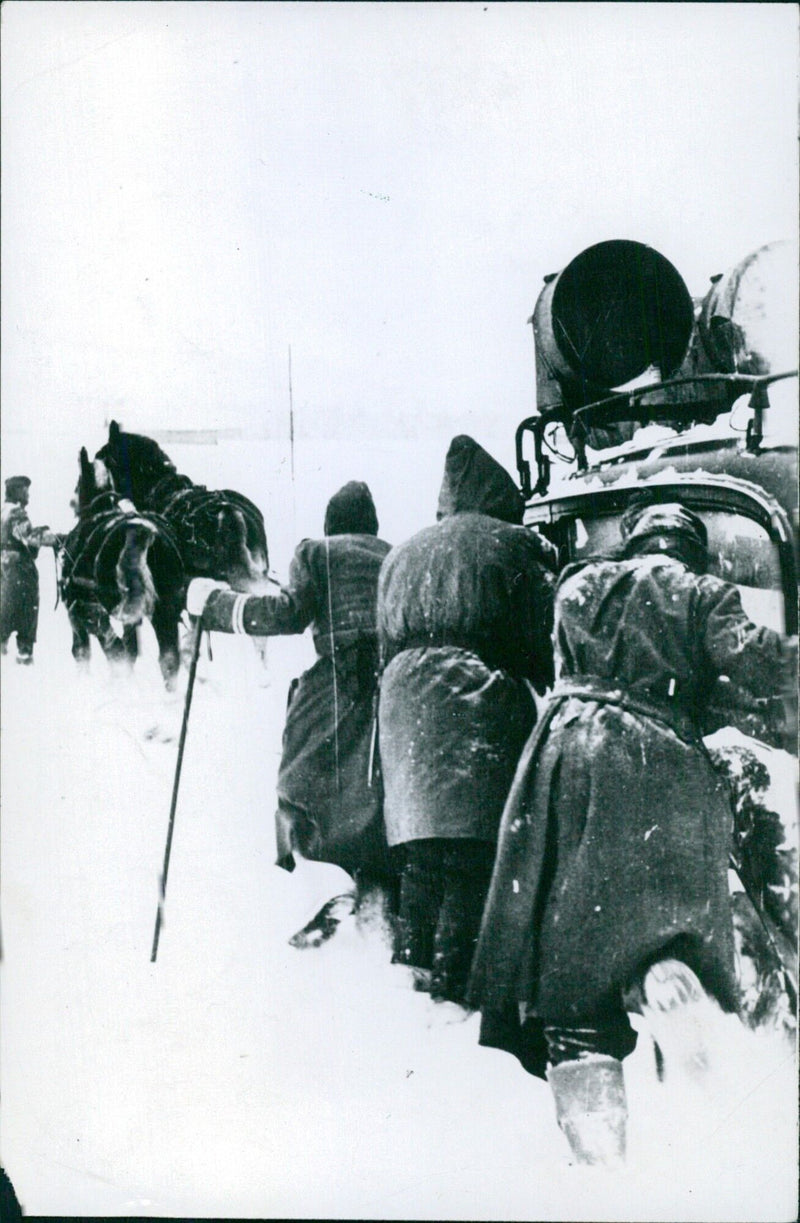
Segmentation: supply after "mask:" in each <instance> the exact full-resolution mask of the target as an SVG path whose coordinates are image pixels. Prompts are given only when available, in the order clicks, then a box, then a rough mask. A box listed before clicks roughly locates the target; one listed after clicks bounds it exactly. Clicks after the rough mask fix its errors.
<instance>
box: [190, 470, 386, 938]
mask: <svg viewBox="0 0 800 1223" xmlns="http://www.w3.org/2000/svg"><path fill="white" fill-rule="evenodd" d="M377 535H378V518H377V515H376V512H375V505H374V502H373V500H372V495H371V493H370V491H369V489H368V487H367V485H366V484H363V483H360V482H358V481H352V482H350V483H349V484H346V485H345V486H344V487H343V488H341V489H340V490H339V491H338V492H337V493H336V494H335V495H334V496H333V497H332V498H331V500H330V502H329V503H328V507H327V510H326V514H325V535H324V538H323V539H304V540H303V541H302V542H301V543H300V544H299V545H298V547H297V549H296V551H295V554H294V557H293V559H292V563H291V567H290V570H289V582H288V584H287V586H286V587H285V588H284V589H282V590H281V591H280V592H279V593H277V594H274V595H272V594H268V595H262V596H256V595H245V594H236V593H234V592H233V591H230V590H228V589H226V588H225V587H224V586H223V585H222V584H221V583H218V582H213V581H211V580H209V579H206V578H197V579H195V580H194V581H193V582H191V583H190V585H189V590H188V593H187V601H186V605H187V609H188V610H189V611H190V612H191V613H192V614H193V615H202V626H203V628H207V629H211V630H212V631H215V632H227V633H230V632H234V633H236V632H238V633H249V634H251V635H253V636H274V635H279V634H289V633H302V632H304V631H305V629H306V628H308V627H309V625H310V626H311V630H312V633H313V638H314V646H315V649H316V652H317V654H318V656H319V657H318V658H317V661H316V662H315V664H314V665H313V666H312V667H311V668H310V669H309V670H308V671H306V672H305V673H304V674H303V675H301V676H300V678H299V679H297V680H295V681H293V684H292V687H291V689H290V695H289V709H288V714H287V718H286V727H285V730H284V734H283V754H282V758H281V764H280V770H279V773H278V810H277V813H276V834H277V846H278V860H277V861H278V865H279V866H282V867H284V868H285V869H286V870H292V869H293V868H294V865H295V863H294V856H293V852H294V851H297V852H299V853H300V854H302V855H303V857H305V858H311V859H314V860H316V861H322V862H332V863H335V864H336V865H338V866H341V867H342V868H343V869H344V870H345V871H347V872H348V873H349V874H351V875H353V876H354V877H355V878H356V881H357V882H358V883H360V884H361V885H362V890H365V889H366V888H367V887H368V886H369V885H372V884H376V883H386V882H389V881H390V879H391V870H390V865H389V858H388V851H387V847H386V841H385V836H384V832H383V823H382V818H381V789H380V778H379V776H378V775H377V772H376V769H375V767H374V766H375V761H374V750H373V749H374V743H373V739H374V714H375V701H376V689H377V672H378V647H377V636H376V628H375V599H376V589H377V584H378V572H379V570H380V567H381V562H382V561H383V558H384V557H385V556H386V554H387V552H388V551H389V544H387V543H385V542H384V541H383V540H381V539H378V538H377ZM298 945H304V944H303V943H302V940H300V942H298Z"/></svg>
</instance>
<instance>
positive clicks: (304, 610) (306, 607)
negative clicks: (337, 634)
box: [202, 544, 316, 637]
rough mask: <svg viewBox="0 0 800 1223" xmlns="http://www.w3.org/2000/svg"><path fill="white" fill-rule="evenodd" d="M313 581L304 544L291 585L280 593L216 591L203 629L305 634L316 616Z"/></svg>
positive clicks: (296, 558)
mask: <svg viewBox="0 0 800 1223" xmlns="http://www.w3.org/2000/svg"><path fill="white" fill-rule="evenodd" d="M315 610H316V608H315V600H314V593H313V583H312V581H311V573H310V569H309V565H308V561H307V556H306V552H305V549H304V547H303V544H301V545H300V546H299V547H298V549H297V551H296V552H295V555H294V557H293V559H292V564H291V567H290V569H289V584H288V586H287V587H285V588H282V589H281V590H280V591H279V592H278V593H277V594H268V595H248V594H240V593H237V592H236V591H232V590H214V591H212V593H211V594H210V595H209V598H208V602H207V603H206V605H205V608H204V609H203V618H202V624H203V628H206V629H210V630H211V631H212V632H218V633H246V634H248V636H251V637H277V636H282V635H287V634H292V633H302V632H304V631H305V629H306V628H308V625H309V624H310V623H311V621H312V620H313V619H314V614H315Z"/></svg>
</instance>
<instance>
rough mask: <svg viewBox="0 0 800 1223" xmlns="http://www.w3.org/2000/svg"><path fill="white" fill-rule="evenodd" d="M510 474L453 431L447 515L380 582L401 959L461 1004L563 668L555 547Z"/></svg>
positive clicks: (393, 559)
mask: <svg viewBox="0 0 800 1223" xmlns="http://www.w3.org/2000/svg"><path fill="white" fill-rule="evenodd" d="M522 511H523V501H522V497H521V496H520V493H519V492H518V490H517V488H516V487H515V485H514V483H513V481H512V480H511V477H510V476H509V475H508V473H507V472H506V471H504V469H503V468H502V467H501V466H500V465H499V464H498V463H496V462H495V460H494V459H493V458H491V457H490V455H488V454H487V453H486V451H485V450H483V449H482V447H480V446H479V445H478V444H477V443H476V442H474V441H473V440H472V438H469V437H464V436H461V437H456V438H455V439H454V440H453V442H452V443H451V445H450V449H449V451H448V454H447V459H446V462H445V472H444V480H443V483H442V488H441V493H440V496H439V508H438V514H437V517H438V520H439V521H438V522H437V524H436V525H435V526H431V527H427V528H425V529H424V530H422V531H420V532H419V533H418V534H417V535H415V536H413V538H412V539H410V540H408V541H407V542H406V543H404V544H401V545H400V546H399V547H396V548H393V549H392V551H391V552H390V553H389V555H388V556H387V558H386V560H385V561H384V564H383V568H382V570H381V575H380V581H379V585H378V634H379V639H380V646H381V657H382V664H383V668H384V669H383V674H382V678H381V695H380V711H379V727H380V750H381V762H382V768H383V777H384V788H385V801H384V818H385V822H386V832H387V837H388V841H389V844H390V846H393V847H395V848H396V852H397V856H398V857H399V858H400V860H401V862H402V866H401V885H400V886H401V890H400V911H399V918H398V923H397V934H396V944H395V955H394V958H395V961H399V962H400V963H404V964H408V965H411V966H412V967H414V968H415V969H416V970H418V971H417V973H416V976H417V981H418V984H419V986H420V987H421V988H425V987H428V988H429V989H430V992H431V994H432V996H433V997H434V998H436V999H446V1000H450V1001H455V1002H461V1001H462V1000H463V994H464V988H465V985H466V980H467V974H468V972H469V965H470V961H471V958H472V953H473V950H474V944H475V939H476V937H477V933H478V928H479V925H480V918H481V911H482V908H483V902H484V898H485V895H486V890H487V888H488V884H489V880H490V877H491V871H492V863H493V860H494V852H495V844H496V839H497V829H498V825H499V822H500V815H501V812H502V809H503V804H504V802H505V799H506V796H507V793H508V789H509V786H510V783H511V780H512V778H513V775H514V769H515V767H516V764H517V760H518V758H519V754H520V751H521V750H522V747H523V744H524V743H525V740H526V738H527V736H528V734H529V732H530V730H531V728H532V726H533V724H534V721H535V718H536V710H535V703H534V698H533V694H532V691H531V685H533V686H535V687H536V688H537V689H538V690H539V692H543V691H544V689H545V687H546V686H547V684H548V683H550V682H551V678H552V646H551V641H550V633H551V626H552V575H551V573H550V572H549V569H550V566H551V564H552V550H551V549H550V545H549V544H547V543H546V541H545V540H544V539H542V538H541V537H540V536H538V535H537V534H535V533H534V532H533V531H530V530H527V529H526V528H524V527H522V526H521V525H520V524H521V522H522Z"/></svg>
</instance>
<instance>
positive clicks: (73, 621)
mask: <svg viewBox="0 0 800 1223" xmlns="http://www.w3.org/2000/svg"><path fill="white" fill-rule="evenodd" d="M67 615H68V616H69V623H70V628H71V629H72V657H73V658H74V659H75V661H76V663H77V664H78V668H79V670H80V671H83V672H85V671H88V669H89V659H90V658H91V655H92V643H91V638H90V636H89V630H88V628H87V627H86V625H85V624H84V622H83V620H82V619H81V618H80V616H79V615H78V613H77V611H76V610H75V609H74V607H68V608H67Z"/></svg>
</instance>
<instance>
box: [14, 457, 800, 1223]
mask: <svg viewBox="0 0 800 1223" xmlns="http://www.w3.org/2000/svg"><path fill="white" fill-rule="evenodd" d="M100 440H102V439H98V444H99V441H100ZM174 457H175V458H176V462H178V465H179V467H181V468H182V469H184V470H189V471H190V474H192V475H194V476H195V478H197V479H207V481H208V482H209V483H210V484H213V485H216V486H220V485H222V484H229V485H230V484H234V480H233V479H231V478H229V477H228V476H227V473H226V475H225V478H224V479H223V478H217V479H214V478H212V474H208V473H205V472H201V471H198V470H197V469H196V465H195V464H189V463H188V462H184V461H182V457H181V456H178V455H175V456H174ZM213 457H214V456H213V455H209V458H210V459H211V458H213ZM441 457H442V456H441V455H438V456H436V464H435V466H436V470H437V472H438V470H440V469H441V468H440V462H441ZM431 467H432V473H433V467H434V464H433V462H432V465H431ZM359 474H361V473H360V472H359V471H343V472H342V479H346V478H348V477H349V476H358V475H359ZM364 474H367V473H366V472H365V473H364ZM367 478H368V479H369V478H370V475H369V474H367ZM430 482H431V485H432V491H431V493H430V494H428V493H426V494H424V498H422V499H421V498H420V497H419V496H418V495H417V494H416V492H412V491H410V489H409V488H408V487H407V488H406V489H404V490H402V491H403V496H404V498H405V500H406V503H407V505H411V503H412V502H413V506H412V509H413V513H415V514H417V515H419V516H420V517H421V521H419V522H417V521H413V522H411V523H410V525H409V528H408V529H407V530H406V531H405V532H403V533H404V534H408V533H410V530H413V529H415V528H416V527H417V526H421V525H423V522H425V521H430V520H432V518H433V508H434V507H433V505H431V504H428V502H430V500H431V499H432V498H435V488H436V486H435V481H434V479H433V474H431V481H430ZM329 483H332V486H331V487H328V484H329ZM234 486H235V485H234ZM239 486H240V487H241V480H240V481H239ZM335 487H336V482H335V481H333V482H330V481H328V480H327V478H326V482H325V488H324V489H322V488H320V490H319V497H320V501H321V504H324V500H323V499H322V494H323V492H324V493H325V494H326V495H327V494H328V493H329V492H332V491H333V489H334V488H335ZM396 487H397V486H396ZM36 491H37V490H36V488H35V487H34V490H33V492H34V497H33V499H32V507H31V508H32V510H33V509H34V508H35V501H36ZM243 491H245V492H251V491H252V490H251V488H247V487H245V488H243ZM375 491H376V499H377V500H378V502H379V513H380V512H381V504H380V495H379V490H378V489H376V490H375ZM396 495H398V494H397V493H396ZM423 502H424V503H423ZM314 509H315V514H316V513H317V507H314ZM303 513H307V519H308V525H305V524H304V525H303V527H302V528H301V527H300V522H299V520H300V519H301V518H302V515H303ZM43 516H44V515H40V516H38V518H37V516H36V515H35V514H34V520H35V521H37V520H41V519H42V517H43ZM48 517H49V518H50V519H51V525H53V526H54V527H59V526H62V523H61V522H58V521H54V520H53V516H52V515H50V514H48ZM297 517H298V525H297V531H298V535H299V534H300V533H304V532H305V531H310V530H311V529H313V523H312V521H311V519H312V517H313V516H312V515H311V513H310V512H307V511H306V510H304V509H302V507H301V509H300V510H299V511H298V514H297ZM401 521H402V519H401V517H400V510H399V505H398V515H397V522H398V524H399V523H400V522H401ZM390 525H391V527H392V529H391V531H387V535H388V536H389V538H397V537H398V533H399V525H395V523H394V522H391V523H390ZM317 529H318V527H317ZM284 533H285V534H286V537H287V541H288V529H286V530H285V531H284ZM288 556H289V550H288V542H287V544H286V546H285V547H282V546H279V547H278V548H277V549H275V551H274V554H273V563H274V564H275V567H276V568H278V571H279V572H281V573H282V574H285V571H286V564H287V562H288ZM40 573H41V577H42V611H41V617H40V638H39V642H38V645H37V649H36V663H35V666H34V667H33V668H23V667H18V666H16V665H15V662H14V659H13V656H11V655H10V656H8V657H6V658H4V659H3V663H2V696H3V701H2V800H3V812H2V814H3V823H2V936H3V967H2V974H3V992H2V1048H1V1061H0V1072H1V1074H2V1128H1V1130H0V1143H1V1145H0V1154H1V1155H2V1162H3V1165H4V1166H5V1168H6V1169H7V1171H8V1173H9V1175H10V1177H11V1179H12V1181H13V1183H14V1185H15V1188H16V1191H17V1194H18V1196H19V1198H20V1200H21V1202H22V1205H23V1207H24V1208H25V1210H26V1212H27V1213H29V1214H43V1215H70V1214H82V1215H99V1214H106V1215H115V1214H119V1215H150V1214H152V1215H181V1216H194V1217H203V1216H228V1217H247V1216H260V1217H277V1218H280V1217H284V1218H292V1217H307V1218H328V1217H330V1218H334V1217H345V1218H386V1219H394V1218H397V1219H408V1218H433V1219H436V1218H439V1219H441V1218H465V1219H504V1220H510V1219H520V1220H522V1219H525V1220H529V1219H530V1220H533V1219H551V1220H555V1219H576V1220H577V1219H594V1220H601V1219H618V1220H623V1219H625V1220H628V1219H630V1220H637V1219H638V1220H640V1219H649V1220H662V1219H663V1220H673V1221H674V1220H679V1219H680V1220H694V1219H697V1220H748V1221H749V1223H750V1221H754V1220H757V1219H765V1220H772V1221H775V1220H779V1219H792V1218H794V1217H795V1207H796V1124H795V1122H796V1102H795V1081H796V1073H795V1059H794V1050H793V1049H792V1048H791V1047H789V1046H787V1045H786V1044H785V1043H784V1042H783V1041H782V1040H781V1039H780V1038H778V1037H777V1036H775V1035H774V1034H773V1035H762V1036H756V1035H753V1034H750V1033H747V1032H745V1031H744V1029H742V1028H741V1027H740V1026H739V1025H738V1023H737V1021H736V1020H735V1019H732V1018H728V1019H725V1020H723V1021H721V1023H720V1028H719V1032H718V1033H716V1040H717V1050H718V1051H717V1059H716V1062H715V1065H714V1068H713V1069H712V1073H711V1075H710V1078H709V1081H708V1083H707V1085H706V1087H705V1088H704V1089H702V1090H701V1089H700V1088H698V1087H696V1086H692V1085H691V1084H689V1083H684V1082H681V1081H675V1080H674V1079H673V1080H672V1081H671V1080H670V1077H669V1075H668V1076H667V1078H666V1080H665V1082H664V1083H659V1082H658V1081H657V1079H656V1076H655V1068H654V1059H653V1054H652V1047H651V1045H650V1044H649V1041H648V1040H647V1039H642V1040H640V1042H639V1048H638V1049H637V1051H636V1052H635V1053H634V1054H633V1056H632V1057H631V1058H629V1059H628V1061H627V1062H626V1077H627V1084H628V1092H629V1104H630V1131H629V1163H628V1167H627V1170H626V1171H625V1172H623V1173H617V1174H610V1173H602V1172H596V1171H592V1170H586V1169H578V1168H576V1167H574V1166H572V1165H571V1164H570V1156H569V1151H568V1148H567V1145H566V1142H565V1140H564V1139H563V1137H562V1136H561V1134H560V1132H559V1130H558V1129H557V1127H556V1125H555V1121H554V1117H553V1108H552V1103H551V1098H550V1094H549V1091H548V1089H547V1087H546V1085H545V1084H544V1083H542V1082H540V1081H539V1080H534V1079H531V1078H529V1077H528V1076H526V1075H525V1074H524V1072H523V1071H522V1070H521V1069H520V1068H519V1067H518V1065H517V1063H516V1062H515V1061H514V1060H513V1059H511V1058H510V1057H508V1056H506V1055H504V1054H501V1053H498V1052H495V1051H489V1050H484V1049H480V1048H479V1047H478V1044H477V1035H478V1017H477V1016H471V1017H466V1018H465V1017H464V1015H463V1013H462V1012H460V1011H459V1010H458V1009H457V1008H453V1007H449V1006H443V1007H437V1006H435V1005H434V1004H432V1003H431V1002H430V1000H429V999H428V998H427V997H426V996H424V995H422V994H419V993H415V992H414V991H413V990H412V988H411V984H410V981H409V977H408V974H407V970H405V969H402V968H400V967H393V966H391V964H390V963H389V958H390V956H389V948H388V942H387V936H386V932H385V930H383V929H382V927H381V925H380V923H379V922H378V921H377V919H376V920H375V921H374V922H373V923H372V924H365V925H363V926H361V927H357V926H356V924H355V922H354V919H352V918H348V919H346V920H345V921H344V922H343V924H342V926H341V927H340V929H339V931H338V932H337V934H336V935H335V937H334V938H333V939H332V940H331V941H330V942H329V943H328V944H326V945H325V946H323V947H322V948H319V949H315V950H305V951H296V950H294V949H292V948H291V947H289V946H288V944H287V940H288V938H289V936H290V935H291V934H292V933H293V932H294V931H295V930H296V929H298V928H299V927H300V926H301V925H302V924H303V923H304V921H305V920H306V918H307V917H308V916H310V915H311V913H312V912H314V911H315V910H316V908H317V907H318V905H319V903H321V902H322V901H323V900H324V899H326V898H327V897H328V896H330V895H333V894H335V893H336V892H337V891H339V890H341V885H342V883H347V878H346V876H344V875H343V873H342V872H340V871H338V870H337V869H336V868H333V867H325V866H318V865H312V864H302V865H301V866H300V867H299V868H298V870H297V871H295V873H294V874H293V875H287V874H286V873H284V872H282V871H280V870H278V869H277V868H276V867H274V866H273V857H274V835H273V825H272V813H273V809H274V784H275V775H276V769H277V763H278V758H279V751H280V742H281V728H282V723H283V714H284V707H285V696H286V687H287V683H288V680H289V678H290V677H291V676H292V675H293V674H296V673H297V672H298V670H299V669H300V668H302V667H303V666H304V665H305V664H306V663H307V662H308V661H309V659H310V657H311V646H310V642H309V641H308V639H307V638H304V639H301V640H294V639H282V640H278V641H275V642H272V643H270V645H269V683H268V685H265V684H264V677H263V675H262V674H261V673H260V671H259V664H258V660H257V657H256V655H255V652H254V650H253V647H252V643H251V642H249V641H246V640H244V639H242V638H227V637H222V636H220V635H216V636H215V637H214V638H213V641H212V649H213V658H212V659H209V658H208V656H207V654H206V653H205V650H204V652H203V654H202V655H201V662H200V669H199V676H198V683H197V686H196V689H195V694H194V703H193V706H192V713H191V720H190V725H189V735H188V741H187V748H186V755H185V760H184V769H183V781H182V785H181V792H180V800H179V804H178V811H177V818H176V827H175V837H174V842H173V849H172V860H171V866H170V874H169V882H168V889H167V903H166V922H165V925H164V928H163V930H162V934H161V944H160V950H159V955H158V959H157V962H156V963H155V964H153V963H151V962H150V949H151V942H152V937H153V924H154V919H155V914H156V904H157V893H158V877H159V873H160V870H161V864H162V858H163V853H164V842H165V837H166V832H167V820H168V813H169V802H170V794H171V787H172V777H173V769H174V765H175V756H176V748H177V737H178V732H179V727H180V719H181V713H182V707H183V692H179V693H177V694H176V695H175V696H173V697H167V696H166V695H165V693H164V692H163V689H162V687H161V684H160V679H159V676H158V671H157V667H156V663H155V657H154V653H155V643H154V640H153V638H152V636H151V635H150V634H149V631H148V632H146V633H145V636H144V649H145V655H144V657H143V658H142V660H140V663H139V666H138V669H137V671H136V673H135V675H134V677H133V678H132V679H123V678H120V679H113V678H112V677H111V676H110V674H109V669H108V667H107V665H106V663H105V661H104V659H103V658H102V657H101V656H99V654H98V653H97V651H96V649H95V657H94V659H93V665H92V671H91V673H90V675H88V676H86V677H79V676H78V675H77V673H76V671H75V669H74V664H73V662H72V659H71V657H70V653H69V644H70V638H69V630H68V624H67V618H66V614H65V612H64V610H63V608H59V609H58V610H57V611H53V603H54V594H55V590H54V576H53V567H52V563H51V559H50V555H49V553H47V552H44V553H43V554H42V558H41V560H40Z"/></svg>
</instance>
